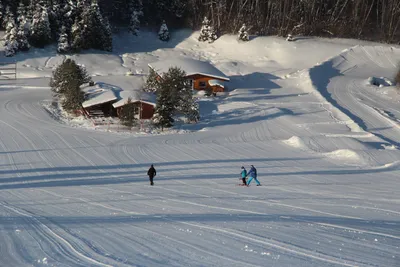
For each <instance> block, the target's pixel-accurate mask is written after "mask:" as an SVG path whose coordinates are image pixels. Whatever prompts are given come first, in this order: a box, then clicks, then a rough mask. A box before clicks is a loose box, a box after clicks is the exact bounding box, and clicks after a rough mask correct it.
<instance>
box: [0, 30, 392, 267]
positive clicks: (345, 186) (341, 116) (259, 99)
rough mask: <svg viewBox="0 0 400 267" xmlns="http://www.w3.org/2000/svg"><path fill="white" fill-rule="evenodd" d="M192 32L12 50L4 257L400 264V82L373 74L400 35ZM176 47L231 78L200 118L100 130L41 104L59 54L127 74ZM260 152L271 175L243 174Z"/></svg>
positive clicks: (130, 262)
mask: <svg viewBox="0 0 400 267" xmlns="http://www.w3.org/2000/svg"><path fill="white" fill-rule="evenodd" d="M197 36H198V32H191V31H188V30H182V31H179V32H176V33H175V34H174V35H172V40H171V41H170V42H168V43H164V42H161V41H159V40H158V39H157V37H156V35H155V34H154V33H150V32H143V33H141V34H140V35H139V36H138V37H132V36H130V35H126V34H124V33H121V34H118V35H115V36H114V40H113V41H114V51H113V52H99V51H96V50H89V51H87V52H85V53H82V54H72V55H68V56H65V55H58V54H55V53H54V51H55V49H54V47H47V48H45V49H33V50H31V51H29V52H26V53H18V54H17V55H16V56H15V57H14V59H15V60H17V67H18V79H17V80H16V81H13V80H2V82H1V84H0V96H1V97H0V190H1V194H0V214H1V219H0V220H1V223H0V237H1V240H3V242H1V244H0V251H1V252H0V266H47V265H50V266H219V267H220V266H229V267H232V266H280V267H281V266H308V267H309V266H316V267H317V266H318V267H319V266H390V267H391V266H393V267H394V266H398V265H399V264H400V251H399V247H400V241H399V240H400V232H399V230H398V229H399V228H400V225H399V224H400V223H399V215H400V208H399V203H400V198H399V196H400V187H399V183H400V181H399V177H400V94H399V93H398V91H397V89H396V88H395V87H394V86H382V87H379V86H375V85H372V84H371V82H370V81H371V79H370V78H371V77H376V78H380V77H383V78H387V80H390V79H391V78H392V77H393V76H394V74H395V71H396V66H397V64H398V62H400V47H398V46H389V45H382V44H377V43H371V42H361V41H358V40H350V39H324V38H301V39H298V40H296V41H295V42H286V41H285V40H284V39H282V38H279V37H258V38H254V39H252V40H251V41H250V42H247V43H238V42H237V41H236V36H232V35H224V36H222V37H221V38H220V39H218V40H217V41H216V42H214V43H212V44H208V43H199V42H198V41H197ZM177 56H185V57H190V58H195V59H202V60H207V61H210V62H211V63H212V64H213V65H214V66H216V67H217V68H218V69H220V70H221V71H222V72H223V73H224V74H225V75H227V76H229V77H230V79H231V81H230V82H229V84H228V91H227V92H226V93H225V94H224V95H220V96H218V97H215V98H204V99H202V101H201V102H200V109H201V120H200V122H199V123H197V124H191V125H177V126H175V127H174V128H173V129H172V130H170V131H168V132H166V133H163V134H159V133H153V134H151V133H136V132H132V133H127V132H106V131H102V130H101V129H96V128H95V127H93V126H91V125H89V124H84V123H83V124H80V125H79V126H77V125H75V124H74V125H73V124H72V123H70V122H63V123H60V121H58V120H57V119H55V118H54V117H52V116H50V115H49V113H48V112H47V111H46V110H45V109H44V106H45V104H46V103H48V102H49V101H50V100H51V93H50V90H49V88H48V81H49V77H50V76H51V73H52V70H53V69H54V67H55V66H57V64H59V63H60V62H61V61H62V60H63V59H64V58H65V57H71V58H73V59H75V60H76V61H77V62H78V63H80V64H83V65H84V66H85V67H86V69H87V70H88V73H89V74H90V75H92V76H93V79H94V80H95V81H100V82H105V83H108V84H112V85H114V86H118V87H121V88H123V89H124V90H129V88H134V87H137V86H140V84H141V83H142V82H143V81H144V79H145V78H146V74H147V73H148V67H147V64H148V63H151V62H154V61H157V60H159V59H167V58H173V57H177ZM2 60H3V61H4V60H6V59H5V58H2ZM127 72H131V73H134V74H135V75H133V76H126V73H127ZM383 78H382V79H383ZM383 80H384V79H383ZM150 164H154V166H155V168H156V169H157V176H156V177H155V186H150V185H149V182H148V178H147V176H146V173H147V169H148V168H149V166H150ZM251 164H253V165H255V167H256V168H257V170H258V173H259V174H258V175H259V180H260V182H261V184H262V186H261V187H256V186H255V183H254V182H253V183H252V184H251V185H250V186H249V187H242V186H236V184H238V183H239V174H240V167H241V166H245V167H246V168H248V167H249V166H250V165H251Z"/></svg>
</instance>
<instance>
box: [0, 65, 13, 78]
mask: <svg viewBox="0 0 400 267" xmlns="http://www.w3.org/2000/svg"><path fill="white" fill-rule="evenodd" d="M0 79H14V80H16V79H17V62H0Z"/></svg>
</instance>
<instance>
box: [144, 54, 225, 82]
mask: <svg viewBox="0 0 400 267" xmlns="http://www.w3.org/2000/svg"><path fill="white" fill-rule="evenodd" d="M149 67H150V68H152V69H153V70H154V71H155V72H157V73H158V74H160V75H161V74H163V73H166V72H168V70H169V68H171V67H178V68H180V69H182V70H184V71H185V72H186V75H187V76H192V75H196V74H200V75H204V76H208V77H213V78H216V79H221V80H225V81H229V78H228V77H227V76H226V75H225V74H224V73H223V72H222V71H220V70H219V69H217V68H216V67H215V66H213V65H212V64H211V63H209V62H206V61H200V60H195V59H191V58H174V59H167V60H163V61H157V62H154V63H150V64H149Z"/></svg>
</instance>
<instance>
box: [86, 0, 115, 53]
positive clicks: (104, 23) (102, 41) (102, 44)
mask: <svg viewBox="0 0 400 267" xmlns="http://www.w3.org/2000/svg"><path fill="white" fill-rule="evenodd" d="M90 10H91V12H90V13H91V23H92V27H93V30H92V32H91V39H92V40H91V43H92V46H91V47H92V48H95V49H100V50H105V51H112V32H111V27H110V24H109V22H108V20H107V19H106V18H104V17H103V15H102V14H101V12H100V7H99V5H98V3H97V0H93V2H92V5H91V8H90Z"/></svg>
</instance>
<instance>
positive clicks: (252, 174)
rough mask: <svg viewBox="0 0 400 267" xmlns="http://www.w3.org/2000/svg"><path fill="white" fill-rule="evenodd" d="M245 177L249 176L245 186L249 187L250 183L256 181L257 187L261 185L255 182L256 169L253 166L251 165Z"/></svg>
mask: <svg viewBox="0 0 400 267" xmlns="http://www.w3.org/2000/svg"><path fill="white" fill-rule="evenodd" d="M247 176H250V179H249V181H248V182H247V185H250V183H251V181H253V179H254V181H256V183H257V186H260V185H261V183H260V182H259V181H258V180H257V169H256V168H255V167H254V165H251V168H250V171H249V173H248V174H247Z"/></svg>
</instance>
